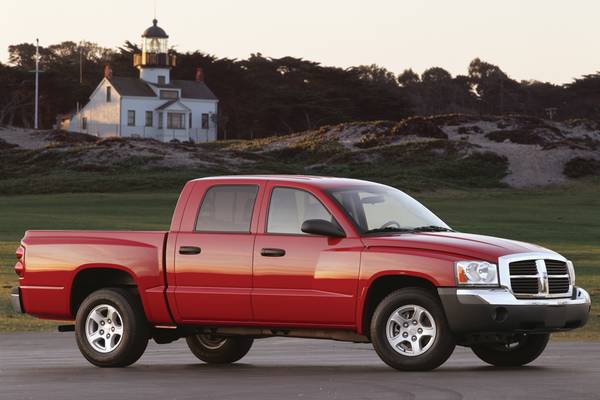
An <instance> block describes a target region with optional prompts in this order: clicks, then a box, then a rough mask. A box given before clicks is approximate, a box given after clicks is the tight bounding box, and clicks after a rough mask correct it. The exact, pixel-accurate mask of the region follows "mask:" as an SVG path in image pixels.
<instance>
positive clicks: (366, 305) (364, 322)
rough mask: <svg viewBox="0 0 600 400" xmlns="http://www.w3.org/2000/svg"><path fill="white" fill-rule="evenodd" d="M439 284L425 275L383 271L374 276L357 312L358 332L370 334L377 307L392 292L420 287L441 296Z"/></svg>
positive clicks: (365, 290) (364, 290) (365, 289)
mask: <svg viewBox="0 0 600 400" xmlns="http://www.w3.org/2000/svg"><path fill="white" fill-rule="evenodd" d="M437 286H438V285H437V282H435V281H434V280H433V279H431V278H430V277H427V276H423V275H413V274H403V273H382V274H379V275H378V276H375V277H373V279H372V280H371V281H370V282H369V284H368V286H366V287H365V288H364V289H363V291H362V293H363V294H364V295H363V296H361V298H362V301H361V303H360V304H361V307H360V309H359V310H358V313H357V314H358V315H357V321H358V323H357V328H358V333H359V334H362V335H366V336H369V326H370V324H371V318H372V317H373V313H374V312H375V308H376V307H377V305H378V304H379V303H380V302H381V300H383V299H384V298H385V296H387V295H388V294H390V293H391V292H393V291H395V290H398V289H402V288H406V287H420V288H423V289H426V290H429V291H430V292H431V293H433V294H434V295H435V296H436V297H438V298H439V296H438V292H437Z"/></svg>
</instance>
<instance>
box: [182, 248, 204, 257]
mask: <svg viewBox="0 0 600 400" xmlns="http://www.w3.org/2000/svg"><path fill="white" fill-rule="evenodd" d="M201 252H202V249H201V248H200V247H194V246H181V247H180V248H179V254H183V255H191V254H200V253H201Z"/></svg>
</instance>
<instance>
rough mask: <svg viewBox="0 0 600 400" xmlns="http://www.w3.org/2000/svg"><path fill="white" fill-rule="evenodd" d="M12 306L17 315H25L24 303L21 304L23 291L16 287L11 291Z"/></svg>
mask: <svg viewBox="0 0 600 400" xmlns="http://www.w3.org/2000/svg"><path fill="white" fill-rule="evenodd" d="M10 304H11V305H12V308H13V310H14V311H15V312H16V313H17V314H23V313H25V311H24V310H23V303H22V302H21V289H20V288H18V287H16V288H12V290H11V291H10Z"/></svg>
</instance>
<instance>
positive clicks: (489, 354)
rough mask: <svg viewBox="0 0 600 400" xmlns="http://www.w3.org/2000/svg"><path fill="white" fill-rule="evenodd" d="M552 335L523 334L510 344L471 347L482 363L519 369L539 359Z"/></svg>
mask: <svg viewBox="0 0 600 400" xmlns="http://www.w3.org/2000/svg"><path fill="white" fill-rule="evenodd" d="M549 340H550V334H547V333H546V334H537V335H529V334H522V335H519V336H517V337H516V338H515V340H514V341H511V342H510V343H486V344H478V345H473V346H471V349H472V350H473V353H475V355H476V356H477V357H479V358H480V359H481V360H482V361H485V362H486V363H488V364H492V365H495V366H497V367H519V366H521V365H525V364H529V363H530V362H532V361H533V360H535V359H536V358H538V357H539V356H540V355H541V354H542V353H543V352H544V349H545V348H546V345H547V344H548V341H549Z"/></svg>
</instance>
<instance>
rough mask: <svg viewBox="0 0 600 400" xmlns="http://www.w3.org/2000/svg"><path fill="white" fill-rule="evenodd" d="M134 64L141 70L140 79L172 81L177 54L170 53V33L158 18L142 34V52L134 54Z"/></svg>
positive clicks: (163, 83) (152, 81)
mask: <svg viewBox="0 0 600 400" xmlns="http://www.w3.org/2000/svg"><path fill="white" fill-rule="evenodd" d="M133 64H134V66H135V67H136V68H138V69H139V70H140V79H143V80H144V81H146V82H150V83H154V84H158V85H168V84H169V83H170V80H171V78H170V72H171V68H172V67H174V66H175V56H174V55H172V54H169V35H167V33H166V32H165V31H164V29H162V28H161V27H159V26H158V21H157V20H156V19H154V20H153V21H152V26H151V27H149V28H148V29H146V30H145V31H144V33H143V34H142V53H141V54H135V55H134V57H133Z"/></svg>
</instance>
